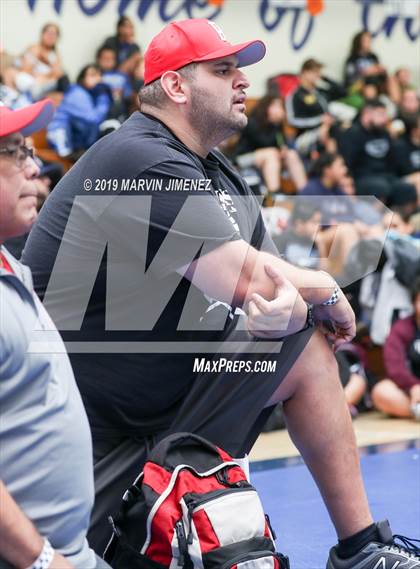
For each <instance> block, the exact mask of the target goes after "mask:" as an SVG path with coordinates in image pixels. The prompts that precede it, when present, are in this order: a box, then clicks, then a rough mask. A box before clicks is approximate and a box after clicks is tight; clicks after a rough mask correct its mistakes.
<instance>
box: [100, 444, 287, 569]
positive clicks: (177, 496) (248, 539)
mask: <svg viewBox="0 0 420 569" xmlns="http://www.w3.org/2000/svg"><path fill="white" fill-rule="evenodd" d="M110 522H111V524H112V528H113V534H112V537H111V540H110V542H109V544H108V546H107V548H106V551H105V554H104V558H105V560H106V561H107V562H108V563H109V564H110V565H111V566H112V567H113V568H114V569H168V568H169V569H179V568H180V567H184V568H186V569H196V568H197V569H242V568H246V569H251V568H252V569H289V562H288V559H287V557H285V556H283V555H281V554H280V553H276V549H275V543H274V540H275V535H274V532H273V530H272V529H271V527H270V521H269V518H268V516H267V515H265V514H264V511H263V508H262V504H261V501H260V499H259V497H258V494H257V491H256V490H255V488H254V487H253V486H252V485H251V484H250V483H249V482H248V480H247V478H246V476H245V473H244V471H243V470H242V468H241V467H240V466H239V465H238V464H237V463H236V462H235V461H234V459H232V457H231V456H229V454H228V453H226V452H224V451H223V450H221V449H220V448H218V447H216V446H215V445H213V444H212V443H210V442H209V441H207V440H205V439H203V438H201V437H199V436H197V435H193V434H190V433H178V434H175V435H170V436H169V437H166V438H165V439H163V440H162V441H161V442H160V443H158V444H157V445H156V446H155V448H154V449H153V450H152V452H151V453H150V455H149V457H148V460H147V462H146V464H145V466H144V469H143V472H142V473H141V474H140V476H139V477H138V478H137V480H136V481H135V482H134V484H133V485H132V486H131V487H130V488H129V489H128V490H127V491H126V493H125V494H124V497H123V503H122V507H121V510H120V512H119V514H118V515H117V516H115V517H114V518H110Z"/></svg>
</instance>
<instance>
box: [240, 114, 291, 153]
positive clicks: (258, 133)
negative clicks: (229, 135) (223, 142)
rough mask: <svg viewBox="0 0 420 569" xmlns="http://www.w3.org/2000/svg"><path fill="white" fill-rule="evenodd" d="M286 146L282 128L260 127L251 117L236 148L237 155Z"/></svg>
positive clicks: (270, 125)
mask: <svg viewBox="0 0 420 569" xmlns="http://www.w3.org/2000/svg"><path fill="white" fill-rule="evenodd" d="M283 144H285V139H284V136H283V133H282V131H281V127H280V126H279V125H276V124H270V123H268V124H266V125H264V126H260V125H259V124H258V122H257V120H256V119H255V118H254V117H252V116H251V117H250V118H249V121H248V124H247V126H246V127H245V128H244V130H243V131H242V132H241V136H240V137H239V140H238V143H237V145H236V148H235V155H236V156H240V155H241V154H247V153H248V152H254V151H255V150H257V149H258V148H279V147H281V146H282V145H283Z"/></svg>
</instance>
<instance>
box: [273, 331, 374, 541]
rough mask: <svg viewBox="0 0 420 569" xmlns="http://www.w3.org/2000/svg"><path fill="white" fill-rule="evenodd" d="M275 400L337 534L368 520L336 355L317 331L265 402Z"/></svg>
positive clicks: (363, 525)
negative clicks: (282, 403) (280, 402)
mask: <svg viewBox="0 0 420 569" xmlns="http://www.w3.org/2000/svg"><path fill="white" fill-rule="evenodd" d="M314 370H319V371H315V372H314ZM279 401H284V413H285V417H286V422H287V427H288V429H289V433H290V436H291V438H292V440H293V442H294V443H295V444H296V446H297V448H298V449H299V451H300V453H301V454H302V456H303V458H304V460H305V462H306V464H307V466H308V468H309V470H310V471H311V473H312V475H313V477H314V479H315V482H316V483H317V485H318V487H319V490H320V492H321V494H322V497H323V499H324V501H325V504H326V506H327V508H328V511H329V513H330V516H331V519H332V521H333V523H334V526H335V528H336V531H337V534H338V537H339V538H340V539H344V538H346V537H348V536H350V535H353V534H355V533H356V532H359V531H360V530H362V529H364V528H366V527H367V526H369V525H370V524H371V523H372V516H371V514H370V511H369V505H368V501H367V497H366V493H365V489H364V485H363V481H362V477H361V473H360V466H359V455H358V451H357V447H356V442H355V436H354V432H353V427H352V423H351V418H350V414H349V411H348V407H347V404H346V400H345V397H344V392H343V388H342V386H341V384H340V380H339V376H338V368H337V363H336V360H335V358H334V355H333V353H332V351H331V348H330V347H329V346H328V344H327V342H326V340H325V338H324V337H323V335H322V334H321V333H320V332H318V331H317V332H315V333H314V334H313V335H312V337H311V339H310V341H309V343H308V344H307V346H306V348H305V349H304V351H303V352H302V354H301V355H300V357H299V358H298V360H297V361H296V363H295V365H294V366H293V368H292V369H291V371H290V372H289V373H288V375H287V377H286V378H285V379H284V381H283V382H282V383H281V385H280V387H279V388H278V390H277V391H276V393H275V394H274V395H273V397H272V398H271V400H270V402H269V404H274V403H276V402H279Z"/></svg>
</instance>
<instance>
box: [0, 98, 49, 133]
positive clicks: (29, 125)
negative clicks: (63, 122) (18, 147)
mask: <svg viewBox="0 0 420 569" xmlns="http://www.w3.org/2000/svg"><path fill="white" fill-rule="evenodd" d="M53 114H54V103H53V102H52V100H51V99H44V100H43V101H38V102H37V103H34V104H33V105H28V106H27V107H23V108H22V109H18V110H16V111H12V109H9V108H8V107H5V106H0V136H7V135H9V134H12V133H14V132H21V133H22V134H23V136H29V135H30V134H32V133H33V132H36V131H37V130H41V129H42V128H44V126H46V125H47V124H48V123H49V122H50V120H51V119H52V117H53Z"/></svg>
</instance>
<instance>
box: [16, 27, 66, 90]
mask: <svg viewBox="0 0 420 569" xmlns="http://www.w3.org/2000/svg"><path fill="white" fill-rule="evenodd" d="M59 38H60V28H59V27H58V25H57V24H53V23H48V24H45V25H44V26H43V28H42V30H41V37H40V40H39V42H38V43H37V44H35V45H33V46H31V47H29V48H28V49H26V50H25V52H24V54H23V56H22V57H21V58H20V59H19V60H18V62H17V68H18V69H16V70H15V71H16V72H15V76H14V82H15V86H16V88H17V90H18V91H20V92H24V93H25V92H26V93H27V92H29V93H30V95H31V97H32V98H33V99H34V100H37V99H41V98H42V97H43V96H44V95H45V94H46V93H49V92H51V91H65V90H66V89H67V88H68V86H69V80H68V77H67V75H66V74H65V72H64V69H63V65H62V62H61V57H60V54H59V52H58V48H57V43H58V40H59Z"/></svg>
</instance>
